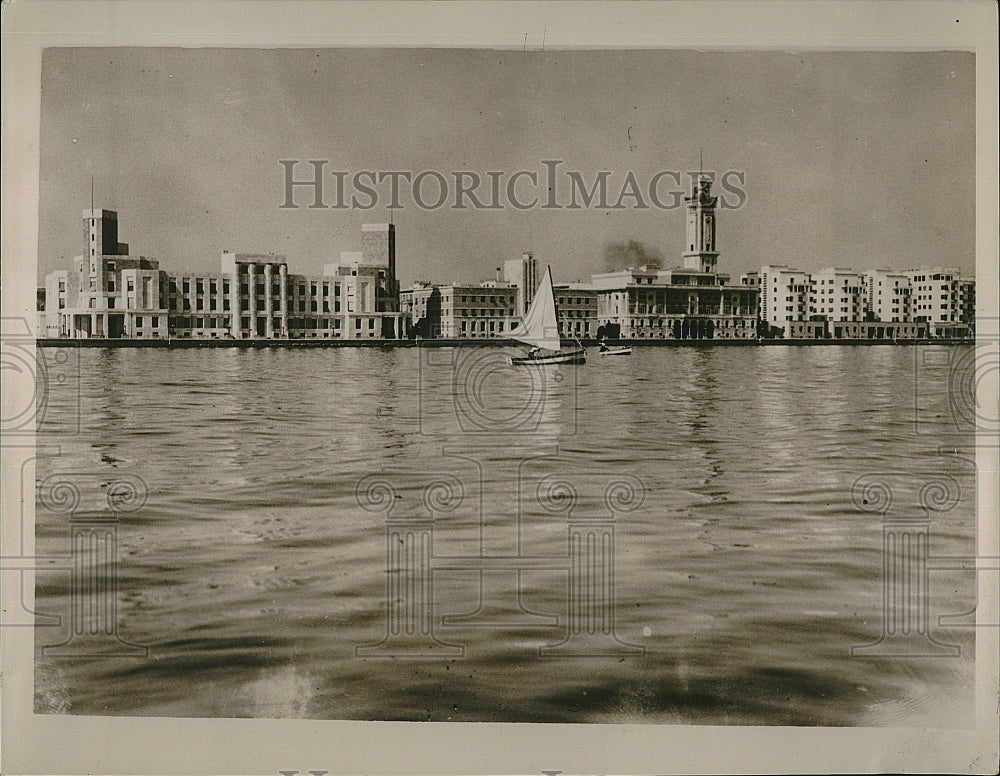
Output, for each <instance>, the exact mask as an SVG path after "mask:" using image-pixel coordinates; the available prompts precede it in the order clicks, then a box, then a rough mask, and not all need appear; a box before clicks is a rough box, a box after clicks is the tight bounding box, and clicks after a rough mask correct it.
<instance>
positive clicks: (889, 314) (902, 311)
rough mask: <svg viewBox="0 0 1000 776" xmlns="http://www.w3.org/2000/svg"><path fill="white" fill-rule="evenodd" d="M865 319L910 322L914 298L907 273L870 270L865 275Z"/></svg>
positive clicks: (889, 270)
mask: <svg viewBox="0 0 1000 776" xmlns="http://www.w3.org/2000/svg"><path fill="white" fill-rule="evenodd" d="M864 285H865V317H866V318H867V319H869V320H874V321H882V322H885V323H900V322H904V321H905V322H908V321H910V320H911V317H910V313H911V311H910V300H911V297H912V294H911V288H910V278H909V277H908V276H907V274H906V273H905V272H900V271H897V270H891V269H870V270H868V271H867V272H865V275H864Z"/></svg>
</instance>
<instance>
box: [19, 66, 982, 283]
mask: <svg viewBox="0 0 1000 776" xmlns="http://www.w3.org/2000/svg"><path fill="white" fill-rule="evenodd" d="M974 89H975V79H974V59H973V55H971V54H967V53H955V52H940V53H933V52H928V53H802V54H800V53H794V52H755V53H751V52H694V51H587V52H582V51H557V52H538V51H529V52H521V51H508V50H445V49H320V50H315V49H298V50H293V49H250V50H248V49H151V48H119V49H95V48H90V49H84V48H71V49H48V50H46V52H45V54H44V58H43V67H42V119H41V120H42V123H41V190H40V201H41V205H40V235H39V257H38V267H39V274H40V275H44V274H45V273H46V272H49V271H51V270H53V269H57V268H61V267H68V266H69V261H70V260H71V258H72V257H73V256H74V255H77V254H80V253H82V252H83V247H84V246H83V240H82V228H81V223H80V222H81V211H82V210H83V209H85V208H87V207H89V205H90V185H91V176H93V177H94V180H95V203H96V205H97V206H98V207H105V208H108V209H113V210H117V211H118V212H119V224H120V239H121V240H123V241H125V242H128V243H129V244H130V246H131V250H132V252H133V253H139V254H142V255H144V256H150V257H154V258H157V259H159V260H160V262H161V267H163V268H165V269H168V270H177V271H180V270H188V271H204V272H209V271H218V270H219V253H220V251H221V250H222V249H223V248H228V249H231V250H239V251H245V252H271V251H273V252H275V253H281V254H284V255H286V256H287V258H288V262H289V268H290V269H291V271H293V272H302V273H318V272H319V271H321V269H322V265H323V264H324V263H326V262H329V261H335V260H336V259H337V258H338V257H339V254H340V252H341V251H344V250H356V249H359V247H360V236H361V224H362V223H364V222H369V221H385V220H387V211H386V209H385V207H384V204H386V203H387V202H388V193H389V187H388V186H389V184H388V182H385V183H383V184H382V186H380V187H379V190H380V193H381V195H382V199H381V201H380V202H379V206H378V207H377V208H376V209H374V210H367V211H362V210H358V209H353V208H348V209H325V210H315V209H309V208H308V207H306V205H308V204H311V202H312V198H311V195H310V193H309V192H308V191H305V190H298V191H297V192H296V195H295V197H296V201H297V202H298V203H299V204H300V205H302V207H300V208H299V209H294V210H292V209H281V208H280V207H279V205H281V204H282V202H283V200H284V183H283V181H284V170H283V168H282V167H281V165H280V164H279V160H282V159H299V160H302V164H300V165H299V166H298V168H297V171H296V174H297V176H298V177H299V178H305V177H307V176H309V175H311V168H310V167H309V165H307V164H306V163H305V162H306V160H310V159H321V160H328V162H329V163H328V164H327V170H328V171H331V170H343V171H348V173H349V176H348V180H347V181H346V183H347V186H346V192H347V195H348V197H350V195H351V194H352V193H355V189H354V188H353V187H352V186H351V180H350V176H353V174H354V173H355V172H357V171H359V170H373V171H395V170H405V171H411V172H412V173H413V174H414V175H415V174H416V173H419V172H421V171H424V170H438V171H441V172H442V173H444V174H445V175H446V176H448V178H449V184H450V187H451V191H450V194H451V198H450V199H451V200H453V199H454V179H453V178H452V177H451V173H452V172H453V171H458V170H471V171H473V172H476V173H478V174H479V175H480V176H482V177H483V178H484V183H483V185H482V186H481V188H480V192H479V193H480V198H481V199H488V198H489V194H490V191H489V181H488V180H487V179H486V173H487V172H488V171H500V172H504V173H505V175H506V176H509V175H511V174H512V173H514V172H516V171H518V170H532V171H537V173H538V174H539V176H540V181H539V186H538V187H534V186H532V185H531V184H530V182H528V181H526V180H522V181H521V183H520V184H518V189H517V193H518V196H519V197H520V198H521V199H522V200H524V201H527V200H530V199H531V198H532V197H533V196H536V195H539V196H541V197H542V198H543V199H544V196H545V192H544V175H545V168H544V166H543V165H542V161H543V160H552V159H558V160H562V161H563V165H562V167H561V168H559V173H558V174H559V176H560V177H559V185H560V187H561V188H560V189H559V191H558V194H557V196H558V198H559V199H560V200H562V201H564V202H568V201H569V181H568V178H566V177H565V174H566V171H579V173H580V174H581V175H582V176H583V179H584V181H586V182H587V183H588V184H589V183H590V182H591V181H593V179H594V177H595V175H596V174H597V172H598V171H601V170H607V171H610V173H611V175H610V176H609V179H608V189H609V199H610V200H611V201H612V203H613V202H614V200H616V199H617V198H618V194H619V191H620V189H621V188H622V186H623V185H624V183H625V180H626V176H627V174H628V172H629V171H631V172H632V173H633V174H634V176H635V179H636V180H637V182H639V184H640V186H641V187H642V189H643V195H644V197H645V189H646V186H647V184H648V182H649V181H650V179H651V178H652V177H653V176H654V175H655V174H656V173H658V172H660V171H663V170H667V171H680V172H683V171H688V170H696V169H697V167H698V158H699V152H700V150H701V149H704V160H705V169H707V170H712V171H715V172H716V173H718V174H721V173H723V172H725V171H727V170H735V171H741V172H742V173H743V174H744V175H745V192H746V202H745V204H744V205H743V207H741V208H739V209H736V210H726V211H723V212H721V213H720V214H719V216H718V218H717V221H718V230H719V231H718V247H719V250H720V251H721V255H720V259H719V265H720V269H721V271H724V272H729V273H731V274H733V275H734V276H735V275H738V274H739V273H741V272H745V271H747V270H749V269H753V268H756V267H758V266H759V265H761V264H762V263H768V262H769V263H788V264H792V265H794V266H797V267H800V268H803V269H819V268H821V267H825V266H830V265H837V266H853V267H855V268H858V269H865V268H868V267H871V266H889V267H908V266H920V265H926V264H931V265H933V264H944V265H948V266H958V267H960V268H961V269H962V270H963V271H966V272H970V273H971V272H972V271H973V268H974V250H975V235H974V226H975V222H974V217H975V214H974V206H975V179H974V176H975V156H974V152H975V147H974V143H975V123H974V121H975V115H974V108H975V92H974ZM326 182H327V189H326V196H325V197H324V198H325V199H326V200H327V204H332V203H333V201H335V199H336V196H335V194H336V187H335V181H334V179H333V177H332V176H328V177H327V181H326ZM503 186H504V189H505V188H506V178H505V179H504V183H503ZM563 187H565V188H563ZM672 188H674V187H673V186H672V182H671V181H670V180H669V179H664V180H663V181H662V185H661V187H660V189H659V191H660V192H661V201H663V202H664V203H669V201H670V199H671V197H670V196H669V195H668V194H667V192H668V191H669V190H671V189H672ZM717 188H718V187H717ZM423 191H424V197H425V199H429V200H433V199H435V198H436V194H437V187H436V185H435V184H434V183H433V181H426V182H425V187H424V189H423ZM358 196H359V199H360V200H362V201H367V198H365V197H363V196H361V195H360V194H359V195H358ZM647 199H648V198H647ZM401 200H402V204H403V209H402V210H397V211H395V214H394V216H393V220H394V221H395V223H396V225H397V227H396V228H397V244H398V248H397V266H398V273H399V275H400V278H401V280H402V281H403V283H404V286H405V285H407V284H408V283H409V282H411V281H412V280H414V279H428V280H433V281H437V282H448V281H452V280H458V281H473V280H480V279H485V278H488V277H491V276H492V275H493V272H494V268H495V267H497V266H499V265H500V264H501V263H502V262H503V261H504V260H505V259H508V258H512V257H515V256H518V255H520V252H521V251H522V250H525V249H526V248H528V247H529V246H530V247H531V248H532V249H533V250H534V252H535V254H536V256H538V257H539V258H540V259H541V260H542V261H546V262H549V263H551V264H552V267H553V272H554V276H555V279H556V280H557V281H569V280H576V279H586V278H587V277H588V276H589V275H590V273H591V272H595V271H600V270H601V269H602V267H603V259H602V256H603V251H604V246H605V244H607V243H608V242H625V241H627V240H631V239H634V240H638V241H641V242H642V243H644V244H645V245H646V246H647V247H649V248H651V249H654V250H658V251H659V252H661V253H662V254H663V255H664V257H665V264H666V265H667V266H673V265H675V264H678V263H680V255H681V251H682V250H683V242H684V214H683V209H681V208H675V209H667V210H662V209H658V208H656V207H653V206H651V207H649V208H648V209H638V208H636V207H635V204H636V203H635V200H634V199H633V198H628V199H626V200H625V202H624V204H625V205H626V207H625V208H623V209H619V210H606V209H598V208H583V209H579V210H567V209H553V210H546V209H540V208H538V207H536V208H532V209H528V210H517V209H515V208H513V207H510V206H509V205H508V206H506V207H503V208H502V209H496V210H475V209H468V210H462V211H458V210H454V209H451V208H449V207H444V208H441V209H437V210H424V209H420V208H418V207H417V206H416V205H415V203H414V202H413V200H412V197H411V196H410V193H409V184H406V183H405V182H404V183H403V195H402V196H401ZM730 200H731V201H734V202H735V197H730ZM502 202H505V194H504V193H503V192H502ZM449 204H451V201H449ZM647 204H652V203H649V202H647Z"/></svg>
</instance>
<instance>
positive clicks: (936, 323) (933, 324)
mask: <svg viewBox="0 0 1000 776" xmlns="http://www.w3.org/2000/svg"><path fill="white" fill-rule="evenodd" d="M904 273H905V274H906V275H907V276H908V277H909V278H910V285H911V286H912V302H911V314H912V316H913V319H914V320H916V321H921V322H926V323H927V324H928V331H929V333H930V336H932V337H968V336H971V335H972V334H974V332H975V326H974V322H975V281H974V280H971V279H968V278H962V277H961V275H960V273H959V271H958V270H957V269H955V268H953V267H932V268H928V267H921V268H920V269H908V270H904Z"/></svg>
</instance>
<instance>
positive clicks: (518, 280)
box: [503, 251, 541, 316]
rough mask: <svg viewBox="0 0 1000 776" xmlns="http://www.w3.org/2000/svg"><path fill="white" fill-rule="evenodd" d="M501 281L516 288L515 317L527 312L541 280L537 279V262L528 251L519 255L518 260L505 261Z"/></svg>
mask: <svg viewBox="0 0 1000 776" xmlns="http://www.w3.org/2000/svg"><path fill="white" fill-rule="evenodd" d="M503 279H504V280H506V281H507V282H508V283H510V284H511V285H512V286H514V287H515V288H517V304H516V305H515V307H514V310H515V312H516V313H517V315H521V316H523V315H524V314H525V313H526V312H528V305H530V304H531V300H532V299H534V297H535V290H536V289H537V288H538V284H539V283H540V282H541V279H540V278H539V277H538V262H537V261H535V257H534V256H533V255H532V254H531V252H530V251H528V252H525V253H523V254H521V258H519V259H507V261H505V262H504V263H503Z"/></svg>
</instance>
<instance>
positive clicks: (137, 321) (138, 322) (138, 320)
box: [135, 315, 142, 328]
mask: <svg viewBox="0 0 1000 776" xmlns="http://www.w3.org/2000/svg"><path fill="white" fill-rule="evenodd" d="M135 325H136V328H138V327H139V326H142V316H141V315H137V316H135Z"/></svg>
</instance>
